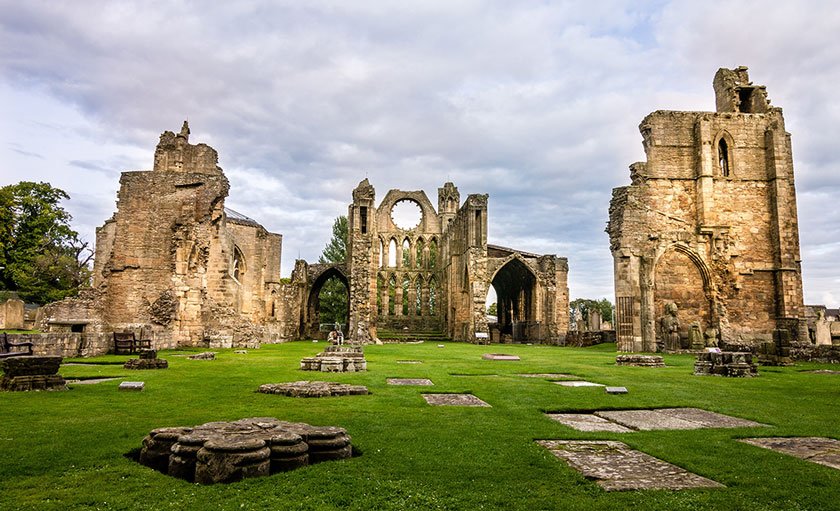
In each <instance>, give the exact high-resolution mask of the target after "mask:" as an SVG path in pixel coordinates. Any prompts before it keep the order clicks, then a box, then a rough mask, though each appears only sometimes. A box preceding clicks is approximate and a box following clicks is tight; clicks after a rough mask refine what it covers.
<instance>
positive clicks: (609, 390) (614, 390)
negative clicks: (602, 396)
mask: <svg viewBox="0 0 840 511" xmlns="http://www.w3.org/2000/svg"><path fill="white" fill-rule="evenodd" d="M604 390H606V391H607V394H627V387H606V388H605V389H604Z"/></svg>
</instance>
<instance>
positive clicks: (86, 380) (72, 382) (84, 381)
mask: <svg viewBox="0 0 840 511" xmlns="http://www.w3.org/2000/svg"><path fill="white" fill-rule="evenodd" d="M121 378H122V376H120V377H117V378H84V379H78V380H67V384H68V385H96V384H97V383H102V382H103V381H112V380H119V379H121Z"/></svg>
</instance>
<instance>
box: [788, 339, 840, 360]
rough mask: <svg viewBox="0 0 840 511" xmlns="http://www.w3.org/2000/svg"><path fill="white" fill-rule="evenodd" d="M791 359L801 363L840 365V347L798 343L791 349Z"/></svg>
mask: <svg viewBox="0 0 840 511" xmlns="http://www.w3.org/2000/svg"><path fill="white" fill-rule="evenodd" d="M790 358H792V359H793V360H796V361H799V362H819V363H821V364H840V346H838V345H833V346H828V345H822V346H817V345H814V344H804V343H796V344H792V345H791V347H790Z"/></svg>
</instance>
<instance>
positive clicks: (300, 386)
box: [257, 380, 368, 397]
mask: <svg viewBox="0 0 840 511" xmlns="http://www.w3.org/2000/svg"><path fill="white" fill-rule="evenodd" d="M257 392H262V393H263V394H282V395H284V396H289V397H329V396H358V395H365V394H367V393H368V389H367V387H365V386H364V385H350V384H348V383H336V382H328V381H305V380H304V381H293V382H290V383H266V384H264V385H260V388H259V389H257Z"/></svg>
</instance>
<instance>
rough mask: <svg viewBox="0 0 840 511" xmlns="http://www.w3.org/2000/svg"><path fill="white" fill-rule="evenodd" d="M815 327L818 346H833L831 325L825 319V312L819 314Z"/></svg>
mask: <svg viewBox="0 0 840 511" xmlns="http://www.w3.org/2000/svg"><path fill="white" fill-rule="evenodd" d="M815 325H816V335H815V337H816V344H817V346H827V345H831V325H830V324H829V321H828V320H827V319H825V311H824V310H820V311H818V312H817V321H816V324H815Z"/></svg>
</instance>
